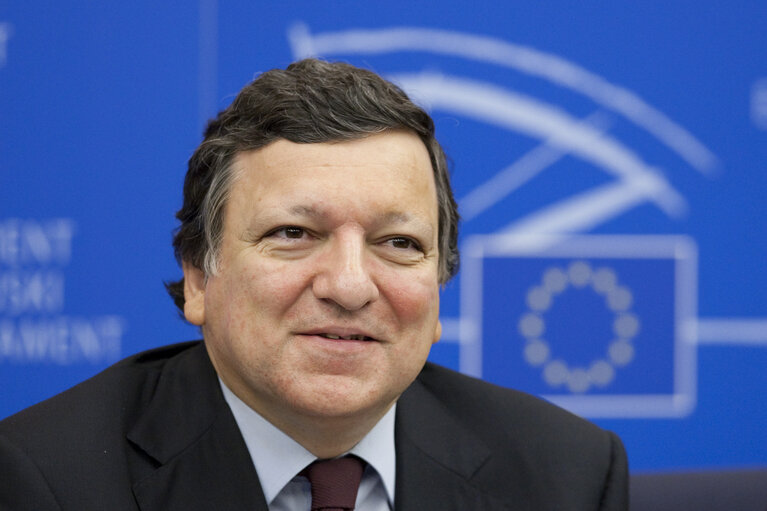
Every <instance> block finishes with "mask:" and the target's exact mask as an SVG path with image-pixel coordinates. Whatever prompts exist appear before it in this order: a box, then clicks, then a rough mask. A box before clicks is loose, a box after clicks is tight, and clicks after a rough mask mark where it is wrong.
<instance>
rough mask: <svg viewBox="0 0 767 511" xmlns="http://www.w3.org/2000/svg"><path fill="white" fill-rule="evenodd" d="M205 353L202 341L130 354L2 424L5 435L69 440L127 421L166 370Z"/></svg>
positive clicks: (0, 424) (0, 429) (148, 396)
mask: <svg viewBox="0 0 767 511" xmlns="http://www.w3.org/2000/svg"><path fill="white" fill-rule="evenodd" d="M201 349H203V350H204V347H203V346H202V343H200V342H186V343H179V344H172V345H168V346H163V347H159V348H154V349H151V350H148V351H144V352H141V353H137V354H135V355H132V356H129V357H127V358H125V359H123V360H121V361H119V362H117V363H116V364H114V365H112V366H110V367H108V368H106V369H104V370H103V371H101V372H100V373H98V374H96V375H94V376H92V377H91V378H88V379H87V380H85V381H83V382H81V383H79V384H77V385H75V386H74V387H71V388H70V389H67V390H65V391H63V392H61V393H60V394H57V395H55V396H53V397H51V398H49V399H46V400H45V401H42V402H40V403H38V404H36V405H33V406H31V407H29V408H26V409H24V410H22V411H20V412H18V413H16V414H14V415H12V416H10V417H8V418H6V419H4V420H2V421H0V435H5V436H7V437H9V438H14V437H18V436H23V437H29V436H30V435H50V436H59V437H61V436H65V435H66V434H67V433H66V432H67V431H76V430H80V432H81V433H85V432H86V431H89V430H91V429H94V428H99V427H101V428H103V427H104V426H105V425H106V424H107V423H108V424H117V423H120V422H124V423H127V422H129V420H130V418H131V417H130V416H131V415H132V414H134V413H136V412H137V410H139V409H140V408H141V406H142V404H143V403H145V402H146V401H147V400H148V399H150V398H151V395H152V389H153V388H154V387H155V386H156V385H157V382H158V380H159V378H160V375H161V374H162V373H163V371H165V370H166V369H168V368H170V367H172V366H174V365H178V364H180V363H181V364H183V363H184V362H183V361H184V359H185V358H189V357H193V356H195V352H196V351H197V350H201Z"/></svg>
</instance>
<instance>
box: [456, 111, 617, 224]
mask: <svg viewBox="0 0 767 511" xmlns="http://www.w3.org/2000/svg"><path fill="white" fill-rule="evenodd" d="M581 122H582V123H584V124H589V125H591V126H592V127H594V128H595V129H597V130H598V131H600V132H604V131H606V128H607V124H608V122H607V119H606V117H605V115H603V114H602V112H595V113H593V114H591V115H590V116H588V117H587V118H585V119H584V120H583V121H581ZM567 154H568V153H567V151H565V150H564V149H563V148H560V147H554V146H553V145H552V141H551V139H547V140H544V141H543V143H542V144H540V145H538V146H537V147H535V148H533V149H531V150H530V151H528V152H527V153H525V154H524V155H522V157H521V158H519V159H517V161H515V162H514V163H512V164H511V165H509V166H508V167H506V168H505V169H503V170H501V171H500V172H498V173H497V174H495V175H494V176H493V177H491V178H490V179H488V180H487V181H485V182H484V183H482V184H481V185H479V186H477V187H476V188H474V189H473V190H472V191H470V192H469V193H468V194H466V196H465V197H463V198H462V199H460V200H459V201H458V203H459V204H460V206H461V207H460V211H461V218H462V219H463V220H465V221H468V220H471V219H472V218H474V217H476V216H478V215H480V214H481V213H483V212H485V211H486V210H488V209H490V208H491V207H492V206H494V205H495V204H496V203H498V202H499V201H500V200H502V199H503V198H504V197H506V196H507V195H509V194H510V193H512V192H514V191H515V190H517V189H518V188H520V187H521V186H523V185H524V184H525V183H527V182H528V181H530V180H531V179H533V178H534V177H535V176H537V175H538V174H540V173H541V172H543V171H544V170H546V169H547V168H548V167H550V166H551V165H553V164H554V163H556V162H557V161H559V160H560V159H562V158H563V157H565V156H566V155H567Z"/></svg>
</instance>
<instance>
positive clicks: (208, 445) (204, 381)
mask: <svg viewBox="0 0 767 511" xmlns="http://www.w3.org/2000/svg"><path fill="white" fill-rule="evenodd" d="M147 392H152V393H153V395H152V397H151V399H150V402H149V405H148V406H147V408H146V411H145V412H144V414H143V415H142V416H141V417H139V418H138V420H137V422H136V423H135V425H134V427H133V428H132V429H131V430H130V432H129V434H128V439H129V441H130V442H132V443H133V444H134V446H135V447H137V448H138V449H139V450H140V452H141V453H142V454H141V459H142V461H143V463H142V462H136V463H133V464H132V467H131V468H132V472H133V473H132V476H133V477H134V479H133V480H134V481H135V484H134V486H133V492H134V495H135V497H136V501H137V502H138V504H139V508H140V509H141V510H142V511H175V510H185V511H194V510H216V509H249V510H263V511H267V505H266V501H265V500H264V496H263V491H262V490H261V485H260V484H259V481H258V476H257V475H256V471H255V469H254V467H253V462H252V460H251V459H250V455H249V453H248V450H247V447H246V446H245V442H244V440H243V439H242V435H241V434H240V430H239V428H238V427H237V423H236V421H235V420H234V417H233V416H232V413H231V411H230V410H229V407H228V405H227V404H226V401H225V400H224V398H223V395H222V393H221V389H220V387H219V383H218V380H217V376H216V373H215V370H214V369H213V366H212V365H211V363H210V360H209V359H208V356H207V353H206V352H205V347H204V346H203V345H202V344H200V345H199V346H196V347H194V348H191V349H189V350H187V351H186V352H185V353H183V354H182V355H180V356H177V357H175V358H174V359H172V360H171V361H169V362H168V363H166V365H165V366H164V368H163V370H162V373H161V374H160V376H159V378H158V380H157V383H156V387H155V388H153V389H148V390H147ZM147 458H149V459H147ZM146 461H149V462H150V463H149V464H148V463H146Z"/></svg>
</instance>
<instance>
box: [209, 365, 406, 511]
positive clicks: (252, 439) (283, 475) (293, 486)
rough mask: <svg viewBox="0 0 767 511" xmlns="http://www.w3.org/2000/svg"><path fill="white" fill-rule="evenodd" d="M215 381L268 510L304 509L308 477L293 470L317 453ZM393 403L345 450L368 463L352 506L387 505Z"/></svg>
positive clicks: (369, 509) (366, 509)
mask: <svg viewBox="0 0 767 511" xmlns="http://www.w3.org/2000/svg"><path fill="white" fill-rule="evenodd" d="M219 382H220V383H221V389H222V390H223V392H224V398H225V399H226V402H227V404H229V408H231V410H232V414H234V419H235V420H236V421H237V426H239V428H240V432H241V433H242V436H243V438H244V439H245V445H246V446H247V447H248V451H249V452H250V457H251V459H252V460H253V465H254V466H255V467H256V472H258V478H259V480H260V482H261V488H262V490H263V491H264V497H266V502H267V504H268V505H269V511H309V510H310V507H311V499H312V497H311V489H310V485H309V480H308V479H306V478H305V477H304V476H299V475H298V473H299V472H301V471H302V470H303V469H304V468H305V467H306V466H307V465H309V464H310V463H311V462H313V461H314V460H316V459H317V457H316V456H314V455H313V454H312V453H310V452H309V451H307V450H306V449H305V448H304V447H303V446H302V445H301V444H299V443H298V442H296V441H295V440H293V439H292V438H290V437H289V436H288V435H286V434H285V433H283V432H282V431H280V430H279V429H277V428H276V427H275V426H274V425H273V424H272V423H270V422H269V421H267V420H266V419H264V418H263V417H262V416H261V415H260V414H259V413H257V412H256V411H255V410H253V409H252V408H250V407H249V406H248V405H246V404H245V403H244V402H243V401H242V400H241V399H240V398H238V397H237V396H236V395H235V394H234V393H233V392H232V391H231V390H229V388H228V387H227V386H226V385H225V384H224V383H223V382H222V381H221V380H220V379H219ZM396 406H397V405H396V404H395V405H394V406H392V408H391V409H390V410H389V411H388V412H387V413H386V415H384V416H383V417H382V418H381V420H380V421H378V424H376V425H375V426H374V427H373V429H372V430H370V432H369V433H368V434H367V435H366V436H365V437H364V438H363V439H362V440H360V442H359V443H358V444H357V445H355V446H354V447H352V449H351V450H350V451H349V452H348V453H346V454H354V455H356V456H359V457H360V458H362V459H363V460H365V461H366V462H367V466H366V467H365V472H364V473H363V475H362V482H361V483H360V488H359V491H358V492H357V502H356V505H355V510H356V511H390V510H391V509H392V506H393V502H394V480H395V470H396V464H395V453H394V414H395V409H396Z"/></svg>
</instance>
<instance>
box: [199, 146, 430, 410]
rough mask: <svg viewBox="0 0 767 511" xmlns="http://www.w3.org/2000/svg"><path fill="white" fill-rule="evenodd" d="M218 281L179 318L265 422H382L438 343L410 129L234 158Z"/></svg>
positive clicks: (417, 158) (419, 171) (424, 157)
mask: <svg viewBox="0 0 767 511" xmlns="http://www.w3.org/2000/svg"><path fill="white" fill-rule="evenodd" d="M235 165H236V166H237V168H238V171H239V178H238V179H237V180H236V181H235V183H234V185H233V189H232V193H231V196H230V198H229V201H228V203H227V207H226V215H225V224H224V233H223V240H222V243H221V247H220V253H219V271H218V273H217V275H210V276H209V277H208V279H207V282H204V281H203V279H202V276H201V273H200V272H199V270H196V269H194V268H192V267H190V265H188V264H185V265H184V270H185V277H186V279H187V290H186V293H185V294H186V300H187V303H186V307H185V314H186V315H187V319H189V320H190V321H191V322H192V323H195V324H198V325H201V326H202V330H203V334H204V337H205V342H206V345H207V348H208V351H209V353H210V355H211V359H212V361H213V363H214V365H215V367H216V369H217V371H218V373H219V375H220V376H221V378H222V379H223V380H224V382H225V383H226V384H227V386H229V387H230V388H231V389H232V390H233V391H234V392H235V393H236V394H237V395H238V396H239V397H240V398H241V399H243V400H244V401H245V402H246V403H248V404H249V405H250V406H251V407H253V408H254V409H255V410H257V411H258V412H260V413H261V414H262V415H264V416H265V417H266V418H267V419H269V420H270V421H272V422H273V423H275V424H278V425H280V424H285V421H293V422H295V421H300V420H301V418H302V417H304V418H305V417H307V416H311V417H328V418H331V417H338V418H349V417H352V418H354V417H372V416H380V415H383V413H385V411H386V410H388V408H389V407H390V406H391V404H392V403H393V402H394V401H395V400H396V399H397V397H398V396H399V395H400V393H401V392H402V391H403V390H404V389H405V388H406V387H407V386H408V385H409V384H410V383H411V382H412V381H413V379H414V378H415V377H416V375H417V374H418V372H419V371H420V369H421V367H422V366H423V364H424V362H425V360H426V357H427V355H428V353H429V349H430V347H431V345H432V343H434V342H436V340H437V339H438V338H439V333H440V326H439V321H438V311H439V295H438V288H439V284H438V258H439V254H438V244H437V229H438V218H437V199H436V191H435V185H434V178H433V176H432V169H431V164H430V161H429V155H428V153H427V151H426V148H425V146H424V144H423V143H422V142H421V140H420V139H419V138H418V137H417V136H416V135H414V134H412V133H405V132H386V133H383V134H378V135H373V136H369V137H367V138H364V139H359V140H354V141H345V142H335V143H321V144H296V143H292V142H288V141H286V140H279V141H277V142H274V143H272V144H270V145H268V146H266V147H264V148H262V149H259V150H257V151H251V152H247V153H243V154H241V155H239V156H238V158H237V159H236V161H235Z"/></svg>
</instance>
